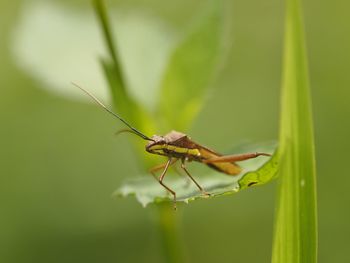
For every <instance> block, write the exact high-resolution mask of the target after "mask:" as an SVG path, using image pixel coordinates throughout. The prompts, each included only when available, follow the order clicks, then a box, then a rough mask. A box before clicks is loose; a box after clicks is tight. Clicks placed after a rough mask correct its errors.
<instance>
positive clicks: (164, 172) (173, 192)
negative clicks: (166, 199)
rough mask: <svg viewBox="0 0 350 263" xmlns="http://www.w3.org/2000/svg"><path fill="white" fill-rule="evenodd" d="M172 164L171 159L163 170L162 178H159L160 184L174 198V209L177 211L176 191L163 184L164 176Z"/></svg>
mask: <svg viewBox="0 0 350 263" xmlns="http://www.w3.org/2000/svg"><path fill="white" fill-rule="evenodd" d="M170 163H171V158H169V160H168V161H167V163H166V164H165V167H164V170H163V172H162V174H161V176H160V177H159V180H158V182H159V183H160V184H161V185H162V186H163V187H164V188H165V189H167V190H168V191H169V192H170V193H171V194H172V195H173V196H174V209H175V210H176V193H175V191H173V190H171V189H170V188H169V187H168V186H166V185H165V184H164V183H163V179H164V176H165V174H166V172H167V170H168V168H169V165H170Z"/></svg>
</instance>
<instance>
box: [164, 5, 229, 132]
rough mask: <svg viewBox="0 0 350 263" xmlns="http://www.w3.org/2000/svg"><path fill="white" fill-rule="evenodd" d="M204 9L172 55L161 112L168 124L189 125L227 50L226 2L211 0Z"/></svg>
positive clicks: (183, 127) (179, 128) (166, 76)
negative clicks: (224, 43)
mask: <svg viewBox="0 0 350 263" xmlns="http://www.w3.org/2000/svg"><path fill="white" fill-rule="evenodd" d="M208 7H209V8H208ZM204 11H205V12H203V11H202V13H203V14H202V15H201V16H200V17H199V18H198V19H197V21H196V23H194V26H193V28H192V30H191V31H190V32H189V33H188V35H187V36H186V37H184V41H183V43H181V44H180V45H179V46H178V47H177V49H176V50H175V52H174V54H173V55H172V57H171V59H170V64H169V66H168V68H167V70H166V73H165V77H164V80H163V82H162V89H161V96H160V101H159V103H160V104H159V111H160V112H159V113H160V114H159V115H161V116H162V118H163V121H164V123H165V124H166V127H167V128H169V127H170V128H171V129H177V130H186V129H188V126H189V125H190V124H191V123H192V121H193V119H194V118H195V116H196V115H197V113H198V112H199V111H200V109H201V106H202V104H203V102H204V99H205V96H206V95H207V91H208V88H209V87H210V84H211V81H212V80H213V78H214V76H215V73H216V69H217V68H218V66H219V64H220V63H219V59H220V58H221V56H223V55H224V54H225V48H224V47H225V46H224V45H223V43H222V42H224V40H226V41H227V37H228V36H227V35H225V34H227V30H226V31H225V27H226V26H227V23H228V19H227V16H228V14H226V12H225V5H224V3H223V2H222V1H210V6H207V7H206V9H205V10H204Z"/></svg>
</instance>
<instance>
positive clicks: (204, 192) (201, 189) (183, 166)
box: [181, 159, 210, 196]
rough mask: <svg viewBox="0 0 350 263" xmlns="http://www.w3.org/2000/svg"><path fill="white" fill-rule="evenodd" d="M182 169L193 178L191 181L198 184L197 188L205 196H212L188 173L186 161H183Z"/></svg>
mask: <svg viewBox="0 0 350 263" xmlns="http://www.w3.org/2000/svg"><path fill="white" fill-rule="evenodd" d="M181 168H182V169H183V170H184V171H185V172H186V174H187V175H188V177H190V178H191V180H192V181H193V182H194V183H195V184H196V186H197V187H198V188H199V190H200V191H201V192H202V193H203V194H204V195H208V196H209V195H210V194H209V193H207V192H206V191H205V190H204V189H203V188H202V187H201V186H200V185H199V184H198V183H197V182H196V180H195V179H194V178H193V177H192V176H191V174H190V173H189V171H187V169H186V166H185V159H181Z"/></svg>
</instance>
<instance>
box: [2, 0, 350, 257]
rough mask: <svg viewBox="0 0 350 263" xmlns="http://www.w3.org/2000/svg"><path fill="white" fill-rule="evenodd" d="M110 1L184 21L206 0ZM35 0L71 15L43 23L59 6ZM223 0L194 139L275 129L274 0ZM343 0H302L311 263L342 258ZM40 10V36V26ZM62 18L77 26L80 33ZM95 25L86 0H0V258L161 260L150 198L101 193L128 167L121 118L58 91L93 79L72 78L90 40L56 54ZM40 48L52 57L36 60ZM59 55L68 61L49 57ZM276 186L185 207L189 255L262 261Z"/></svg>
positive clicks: (278, 20) (175, 24)
mask: <svg viewBox="0 0 350 263" xmlns="http://www.w3.org/2000/svg"><path fill="white" fill-rule="evenodd" d="M49 3H51V4H52V5H50V4H49ZM107 4H108V6H109V7H111V8H113V10H117V11H118V10H129V11H128V12H130V13H133V10H136V11H135V12H136V14H139V13H140V12H141V13H142V12H145V11H144V10H146V13H148V14H151V15H152V17H159V21H165V22H166V23H168V24H169V25H171V27H172V28H173V29H174V32H180V33H181V30H182V28H184V27H186V23H187V21H190V20H191V17H192V16H194V14H195V12H196V10H197V9H198V8H200V7H201V5H202V1H177V2H176V3H173V2H170V1H155V0H152V1H141V0H140V1H136V0H133V1H115V2H113V3H112V2H108V3H107ZM40 6H46V7H48V6H49V7H50V8H53V9H52V10H54V8H61V9H62V10H64V14H66V16H67V17H66V19H65V22H66V24H63V25H64V26H66V27H67V28H64V27H63V29H62V30H63V31H62V32H60V31H59V30H51V29H50V28H51V25H57V23H58V24H59V22H60V19H62V17H59V16H54V15H52V16H51V19H46V20H40V19H39V20H37V21H33V23H32V24H31V19H32V20H35V19H36V18H37V16H40V12H39V11H37V12H36V11H35V10H36V9H35V8H39V9H40ZM230 7H231V8H232V10H228V11H230V12H231V20H232V25H231V28H230V29H229V30H230V33H231V35H232V39H230V41H232V46H231V47H230V49H229V52H228V55H227V61H226V64H225V66H224V67H222V68H221V70H220V72H219V73H218V77H217V79H216V80H215V83H214V85H215V86H216V88H215V89H213V91H212V92H211V94H210V97H209V98H208V100H207V103H206V106H205V108H204V110H203V111H202V112H201V113H200V115H199V117H198V118H197V119H196V121H195V123H194V124H193V128H192V129H191V131H189V133H190V135H191V136H192V138H195V139H196V141H198V142H202V143H203V144H205V145H208V146H211V147H212V148H214V149H218V150H219V151H221V150H224V149H227V145H228V144H229V145H232V144H233V143H234V142H240V141H242V140H244V139H249V140H254V141H266V140H271V139H276V138H277V136H278V117H279V92H280V82H281V76H280V75H281V53H282V45H283V28H284V17H283V16H284V7H283V4H282V3H281V2H279V1H274V0H271V1H253V2H252V1H249V2H247V1H242V0H237V1H233V2H232V3H231V4H230ZM349 8H350V3H349V2H348V1H344V0H343V1H341V0H336V1H332V2H331V1H328V2H326V1H322V2H318V1H307V2H306V1H305V3H304V17H305V19H304V20H305V26H306V39H307V45H308V54H309V67H310V76H311V88H312V99H313V113H314V122H315V133H316V134H315V136H316V137H315V138H316V157H317V160H316V161H317V172H318V209H319V262H321V263H322V262H347V261H348V260H349V258H350V257H349V255H348V251H347V250H348V247H349V246H350V238H349V237H350V227H349V226H348V222H349V220H350V210H349V208H348V203H349V202H350V197H349V195H348V185H349V184H350V177H349V176H347V174H346V172H345V171H346V163H347V158H348V156H349V154H348V149H349V148H350V142H349V140H348V135H349V134H350V133H349V131H350V121H349V117H350V107H349V103H350V89H349V83H350V74H349V73H348V69H349V68H350V67H349V66H350V52H349V46H350V35H349V34H348V32H349V31H348V26H349V23H350V17H349V16H348V14H347V11H348V10H349ZM45 10H48V9H44V11H45ZM33 14H34V15H33ZM83 15H84V16H83ZM110 15H111V16H113V12H111V14H110ZM44 17H45V16H44ZM82 17H85V18H86V17H87V20H80V19H82ZM49 18H50V16H49ZM23 21H24V22H23ZM38 21H39V25H40V24H41V25H42V26H43V28H47V29H48V31H47V32H50V34H49V35H45V34H42V33H41V32H42V31H40V28H39V29H38V27H36V25H38ZM72 21H73V22H74V23H75V24H74V25H79V26H81V28H80V27H79V28H78V29H81V30H80V31H78V32H79V35H76V34H75V33H76V31H74V30H73V29H72V27H73V25H72V26H70V24H69V23H70V22H72ZM84 21H88V23H87V24H85V23H84ZM155 21H158V20H155ZM23 23H24V25H27V26H28V27H26V26H23ZM96 24H97V21H96V18H95V17H94V15H93V12H92V7H91V3H90V2H89V1H74V2H73V1H44V2H43V1H11V2H10V1H3V0H2V1H0V39H1V42H0V45H1V48H0V58H1V60H0V87H1V93H0V107H1V109H0V116H1V119H0V123H1V129H0V138H1V139H0V140H1V144H0V146H1V148H0V149H1V150H0V160H1V165H0V171H1V175H0V213H1V215H0V260H1V262H145V261H147V262H163V255H162V254H161V252H160V250H161V249H160V244H159V229H158V227H157V215H156V213H157V211H156V209H155V207H154V206H150V207H148V208H147V209H143V208H141V206H140V205H139V204H138V203H137V202H136V201H135V200H134V199H133V198H127V199H117V200H113V199H112V198H111V193H112V192H113V191H114V190H115V189H116V188H117V187H118V186H119V185H120V183H121V182H122V181H123V180H125V179H126V178H130V177H132V176H135V174H136V168H135V167H134V163H133V159H134V158H135V157H134V154H133V153H132V150H131V147H130V145H129V143H128V142H127V141H126V140H125V139H123V138H122V137H120V138H119V137H118V138H115V137H114V136H113V133H114V131H115V130H116V129H117V128H118V127H120V125H119V124H116V122H115V121H114V120H113V119H111V118H110V116H108V115H107V114H104V113H102V112H101V111H100V110H99V109H97V107H96V106H95V105H92V104H91V105H90V104H86V103H80V102H79V100H76V99H75V98H74V97H70V96H66V95H64V94H66V93H67V92H66V91H62V92H61V91H60V88H62V89H66V90H68V89H71V86H70V84H69V83H70V81H72V80H73V81H80V80H81V82H82V83H84V85H85V86H87V87H88V88H90V87H92V86H94V85H97V84H99V83H100V82H98V81H96V82H95V83H91V82H89V79H88V77H87V78H86V79H82V78H83V77H81V76H84V75H90V73H91V71H89V70H91V68H88V69H86V70H85V68H84V63H85V61H88V60H91V61H92V62H94V61H96V65H95V67H96V68H97V69H98V67H99V65H98V61H97V59H98V54H99V53H98V52H97V53H96V52H92V51H91V53H90V56H89V53H88V52H90V51H89V50H87V51H86V52H87V53H83V52H82V53H81V54H80V53H74V52H73V53H66V47H71V46H72V45H73V46H77V47H78V49H79V47H81V49H84V48H86V47H87V46H89V45H90V46H91V45H94V44H95V42H93V41H92V42H89V41H86V39H84V37H83V36H89V32H90V29H89V27H90V26H94V25H95V26H96ZM33 25H34V26H33ZM31 26H33V27H32V28H31ZM23 28H24V29H23ZM52 28H54V27H52ZM28 30H29V31H28ZM84 30H87V31H84ZM44 32H45V31H44ZM94 32H95V31H94ZM126 33H128V32H127V31H126ZM180 33H179V34H180ZM80 34H81V35H80ZM124 34H125V31H124ZM92 37H95V38H102V37H101V36H100V35H98V34H97V35H93V34H92V33H91V36H90V38H92ZM28 39H29V40H28ZM77 39H78V40H79V39H80V42H76V41H77ZM57 41H58V42H57ZM230 41H229V42H230ZM19 42H20V43H19ZM96 43H98V41H97V42H96ZM163 44H164V43H163ZM165 44H166V43H165ZM165 44H164V45H165ZM49 45H52V46H51V49H50V48H48V46H49ZM96 45H97V44H96ZM94 48H95V47H94V46H92V47H91V48H90V50H94ZM157 48H158V47H157ZM159 49H161V46H160V47H159ZM47 50H48V51H47ZM52 50H54V51H55V52H52ZM45 52H46V53H45ZM50 52H51V53H52V56H50V57H49V58H48V57H45V58H44V59H40V57H41V56H43V54H45V55H46V56H47V54H51V53H50ZM85 54H88V56H87V57H88V58H87V57H86V56H85ZM83 55H84V56H83ZM62 57H68V61H72V62H73V63H74V62H76V65H74V64H73V65H63V66H62V65H58V64H59V63H61V62H62V61H64V60H62ZM47 61H48V62H49V63H48V62H47ZM151 62H152V61H149V62H148V66H149V67H150V68H152V64H151ZM87 63H88V62H87ZM63 68H66V71H65V72H63V70H62V71H60V70H61V69H63ZM71 68H75V70H77V68H78V69H79V72H80V75H79V74H78V73H76V75H74V74H73V76H69V75H65V73H67V71H69V69H71ZM91 74H92V75H93V74H94V72H92V73H91ZM90 76H91V75H90ZM102 77H103V76H102ZM102 77H101V78H102ZM134 77H135V78H137V76H134ZM62 83H63V84H62ZM50 85H52V86H55V85H56V87H58V92H57V88H56V92H52V91H51V89H50V87H48V86H50ZM63 86H65V87H63ZM62 95H63V96H62ZM101 96H103V94H102V93H101ZM209 127H210V128H209ZM274 196H275V183H271V184H268V185H266V186H263V187H257V188H253V189H249V190H247V191H242V192H241V193H239V194H237V195H234V196H228V197H221V198H215V199H211V200H206V201H198V202H194V203H191V204H189V205H187V206H181V207H180V211H179V215H180V217H181V218H182V222H183V224H182V226H181V231H182V237H183V241H184V243H183V246H184V248H185V250H186V253H187V258H188V261H190V262H270V255H271V246H272V245H271V244H272V232H273V229H272V228H273V217H274V204H275V201H276V200H275V198H274Z"/></svg>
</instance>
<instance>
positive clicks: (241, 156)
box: [203, 152, 271, 163]
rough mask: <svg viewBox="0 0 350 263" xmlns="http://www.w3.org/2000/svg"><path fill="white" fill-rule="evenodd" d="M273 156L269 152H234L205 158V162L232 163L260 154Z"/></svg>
mask: <svg viewBox="0 0 350 263" xmlns="http://www.w3.org/2000/svg"><path fill="white" fill-rule="evenodd" d="M262 155H263V156H271V154H268V153H257V152H256V153H244V154H234V155H225V156H220V157H214V158H210V159H207V160H203V163H231V162H239V161H244V160H248V159H252V158H256V157H258V156H262Z"/></svg>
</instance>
